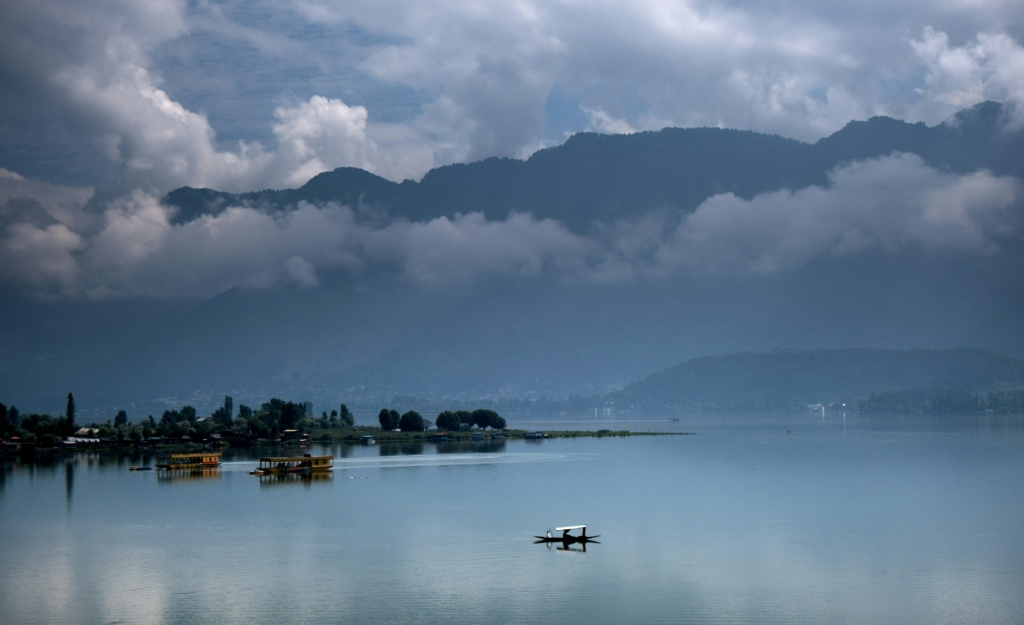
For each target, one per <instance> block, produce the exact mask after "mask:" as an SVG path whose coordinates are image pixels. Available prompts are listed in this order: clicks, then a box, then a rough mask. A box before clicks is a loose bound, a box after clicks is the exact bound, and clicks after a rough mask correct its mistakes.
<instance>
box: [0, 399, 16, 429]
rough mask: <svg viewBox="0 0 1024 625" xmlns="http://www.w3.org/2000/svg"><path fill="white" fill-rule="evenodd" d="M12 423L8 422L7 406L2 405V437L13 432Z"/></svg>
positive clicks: (0, 405)
mask: <svg viewBox="0 0 1024 625" xmlns="http://www.w3.org/2000/svg"><path fill="white" fill-rule="evenodd" d="M13 429H14V428H12V427H11V423H10V421H8V420H7V406H5V405H3V404H0V436H3V435H5V434H7V432H9V431H11V430H13Z"/></svg>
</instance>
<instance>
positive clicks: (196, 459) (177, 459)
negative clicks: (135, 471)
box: [156, 451, 220, 471]
mask: <svg viewBox="0 0 1024 625" xmlns="http://www.w3.org/2000/svg"><path fill="white" fill-rule="evenodd" d="M219 466H220V452H219V451H218V452H211V451H204V452H196V453H190V454H171V457H170V458H168V459H167V462H164V463H163V464H158V465H156V468H158V469H167V470H174V471H177V470H183V469H209V468H214V467H219Z"/></svg>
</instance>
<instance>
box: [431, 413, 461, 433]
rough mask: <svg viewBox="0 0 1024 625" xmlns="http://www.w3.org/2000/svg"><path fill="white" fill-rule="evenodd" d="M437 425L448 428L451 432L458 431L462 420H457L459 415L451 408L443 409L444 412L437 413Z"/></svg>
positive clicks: (444, 428) (442, 428) (440, 427)
mask: <svg viewBox="0 0 1024 625" xmlns="http://www.w3.org/2000/svg"><path fill="white" fill-rule="evenodd" d="M436 423H437V427H438V429H441V430H449V431H451V432H458V431H459V427H460V426H461V425H462V422H461V421H459V416H458V415H457V414H455V413H454V412H452V411H451V410H445V411H444V412H442V413H440V414H439V415H437V421H436Z"/></svg>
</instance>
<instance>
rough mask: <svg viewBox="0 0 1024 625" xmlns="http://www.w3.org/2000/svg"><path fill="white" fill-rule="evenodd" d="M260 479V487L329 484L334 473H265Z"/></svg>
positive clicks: (332, 480) (332, 479)
mask: <svg viewBox="0 0 1024 625" xmlns="http://www.w3.org/2000/svg"><path fill="white" fill-rule="evenodd" d="M259 477H260V486H261V487H262V486H277V485H279V484H304V485H306V486H309V485H311V484H330V483H332V482H334V473H332V472H330V471H316V472H313V473H266V474H263V475H261V476H259Z"/></svg>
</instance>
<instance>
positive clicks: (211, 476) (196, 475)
mask: <svg viewBox="0 0 1024 625" xmlns="http://www.w3.org/2000/svg"><path fill="white" fill-rule="evenodd" d="M220 477H221V471H220V469H219V468H216V467H204V468H196V469H163V470H160V471H157V472H156V479H157V482H165V483H167V482H188V481H199V480H218V479H220Z"/></svg>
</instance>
